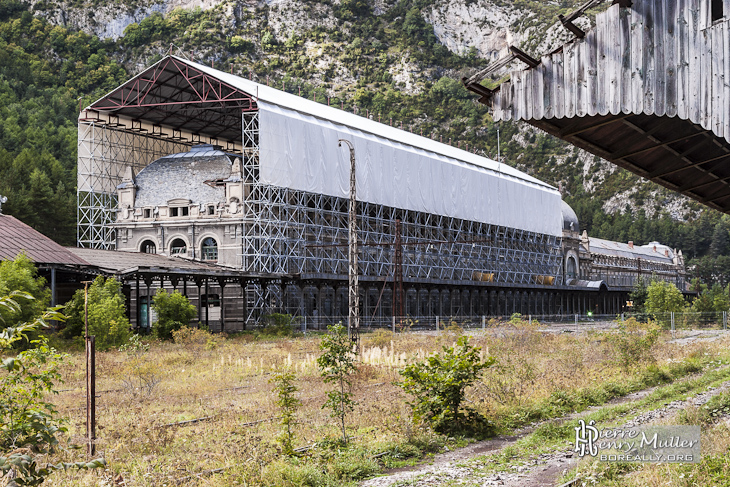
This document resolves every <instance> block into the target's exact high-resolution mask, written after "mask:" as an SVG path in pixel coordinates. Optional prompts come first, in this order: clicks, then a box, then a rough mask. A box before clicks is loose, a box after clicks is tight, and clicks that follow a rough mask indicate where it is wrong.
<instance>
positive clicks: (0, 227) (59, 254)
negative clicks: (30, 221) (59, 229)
mask: <svg viewBox="0 0 730 487" xmlns="http://www.w3.org/2000/svg"><path fill="white" fill-rule="evenodd" d="M21 252H25V254H26V255H27V256H28V257H29V258H30V260H32V261H33V262H35V263H36V264H59V265H88V263H87V262H86V261H85V260H84V259H83V258H81V257H79V256H77V255H76V254H74V253H72V252H69V251H68V250H67V249H66V248H64V247H62V246H61V245H59V244H57V243H56V242H54V241H53V240H51V239H50V238H48V237H46V236H45V235H43V234H42V233H40V232H39V231H37V230H34V229H33V228H31V227H29V226H28V225H26V224H25V223H23V222H21V221H20V220H18V219H16V218H14V217H12V216H10V215H0V260H12V259H14V258H15V257H16V256H17V255H18V254H20V253H21Z"/></svg>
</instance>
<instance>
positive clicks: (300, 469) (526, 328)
mask: <svg viewBox="0 0 730 487" xmlns="http://www.w3.org/2000/svg"><path fill="white" fill-rule="evenodd" d="M460 333H461V332H460V331H459V330H455V329H453V330H448V331H447V332H442V333H441V334H438V335H435V334H433V333H430V334H429V333H424V334H416V333H406V334H384V333H378V334H373V335H372V336H368V335H365V336H364V337H363V343H362V347H361V350H362V353H361V357H360V364H359V367H358V372H357V374H356V375H355V378H354V381H353V393H354V395H355V396H354V398H355V400H356V401H357V403H358V407H357V408H356V409H355V411H354V412H353V413H352V414H351V415H350V416H348V436H349V437H350V438H352V442H351V445H350V446H348V447H345V446H344V445H341V444H338V443H337V441H336V440H335V438H337V437H338V431H337V424H335V422H333V421H332V419H331V418H330V417H329V415H328V414H327V412H326V411H323V410H322V409H321V406H322V404H323V403H324V401H325V400H326V397H325V394H326V392H327V387H325V385H324V384H323V383H322V380H321V378H320V377H319V372H318V370H317V367H316V359H317V357H318V355H319V351H318V347H319V341H320V339H319V338H318V337H299V338H291V337H271V338H266V337H262V336H258V337H252V336H251V335H241V336H235V337H230V338H228V339H224V338H223V337H220V336H215V337H212V336H201V335H200V334H198V333H195V334H192V335H191V336H188V337H187V338H186V337H184V336H181V337H180V339H179V340H178V341H177V342H159V341H154V340H153V341H150V342H149V351H148V352H146V353H145V354H144V355H143V356H142V357H141V358H139V357H136V358H135V360H142V361H144V363H142V364H135V366H140V367H144V370H147V371H154V373H155V377H156V378H158V379H159V382H158V383H157V385H156V387H155V388H154V389H153V390H151V391H150V392H149V393H145V394H134V393H130V392H129V391H128V390H127V389H126V388H125V387H124V384H125V379H128V375H129V370H130V368H129V361H130V360H132V358H131V356H130V354H127V353H122V352H118V351H109V352H103V353H99V354H98V355H97V391H100V394H99V395H100V397H99V398H97V405H98V411H97V421H98V424H99V427H100V430H99V431H98V432H97V437H98V438H99V441H98V451H99V452H100V454H102V455H103V456H104V457H105V459H106V460H107V462H108V464H109V470H108V471H107V472H106V473H105V474H104V475H106V476H107V478H108V479H110V485H113V483H111V480H112V479H114V478H117V479H118V478H120V477H121V478H123V479H124V480H125V481H126V482H127V485H136V486H159V485H164V484H168V485H172V484H173V483H175V482H180V485H235V484H239V485H291V486H299V485H348V483H353V482H355V481H357V480H358V479H361V478H363V477H365V476H370V475H373V474H375V473H377V472H379V471H382V469H384V468H388V467H390V466H396V465H401V464H404V463H407V462H410V461H412V459H413V458H417V457H420V456H421V455H423V454H425V453H428V452H434V451H438V450H439V449H441V448H442V447H443V446H444V445H445V444H449V442H451V444H453V443H454V442H455V441H459V440H458V439H456V440H454V439H448V438H446V437H443V436H439V435H435V434H433V433H432V432H431V431H429V430H428V429H427V428H425V427H423V426H422V425H419V424H414V423H413V421H412V419H411V417H410V411H409V408H408V407H407V406H406V401H407V400H408V397H406V395H405V393H404V392H403V391H401V390H400V389H399V388H398V387H396V386H395V385H393V382H394V381H396V380H397V379H398V373H397V371H398V369H399V368H401V367H403V366H404V365H405V364H406V363H408V362H409V361H411V360H414V359H416V358H423V357H424V356H426V355H428V354H431V353H436V352H437V351H439V350H440V349H441V347H442V346H444V345H449V346H451V345H452V344H453V343H454V342H455V341H456V339H457V338H458V335H459V334H460ZM386 335H387V336H386ZM470 343H472V344H474V345H476V346H481V347H482V349H483V357H482V358H483V359H484V360H486V359H487V358H488V357H490V356H493V357H495V358H496V360H497V366H495V367H493V368H490V369H487V370H486V371H485V373H484V374H483V375H482V377H481V379H480V381H479V383H478V384H477V385H476V386H475V387H472V388H471V389H469V390H468V391H467V400H468V401H469V405H470V407H472V408H474V409H476V410H477V411H479V412H480V413H482V414H485V415H486V416H487V417H488V418H490V420H492V421H493V422H494V423H495V424H496V425H498V426H499V427H500V428H501V429H502V430H504V431H506V430H509V429H510V428H514V427H517V426H520V425H524V424H527V423H529V422H531V421H535V420H539V419H545V418H550V417H556V416H560V415H563V414H566V413H569V412H572V411H574V410H581V409H584V408H586V407H588V406H590V405H594V404H601V403H603V402H606V401H608V400H610V399H611V398H613V397H616V396H619V395H623V394H626V393H628V392H632V391H635V390H639V389H641V388H644V387H647V386H649V385H653V384H658V383H662V382H667V381H671V380H673V379H674V378H676V377H680V376H682V375H686V374H688V373H691V372H692V371H694V370H698V369H699V368H700V367H702V365H703V364H704V363H706V362H707V361H709V360H711V359H712V358H713V357H714V356H716V355H717V354H718V353H719V352H720V351H721V350H722V346H723V342H717V343H713V344H709V345H704V346H700V345H684V346H680V345H675V344H672V343H670V342H668V341H667V337H666V336H662V337H661V338H660V339H659V340H658V341H657V342H656V343H654V344H652V345H651V350H650V355H651V360H646V361H640V362H637V363H635V364H630V366H626V365H625V364H621V363H620V362H621V361H620V360H617V351H616V348H615V343H614V342H613V341H612V340H611V337H610V336H609V335H606V334H598V333H594V334H585V335H576V334H549V333H542V332H540V331H538V328H537V324H536V323H534V322H533V324H532V326H530V325H528V324H527V323H524V322H522V321H521V320H515V321H513V322H510V323H495V324H493V325H492V326H491V327H490V328H488V329H487V330H486V332H484V333H482V332H478V333H476V334H474V335H473V336H472V338H471V339H470ZM83 360H84V357H83V354H82V353H78V352H73V353H72V354H71V358H70V360H69V361H68V362H67V363H66V364H65V365H64V367H63V368H62V374H63V376H64V378H65V380H66V383H65V385H64V386H63V392H60V393H59V394H58V395H56V396H53V397H52V398H51V399H52V400H53V401H54V402H55V404H56V405H57V406H58V408H59V409H60V410H61V412H62V413H64V414H66V415H67V416H68V417H69V418H70V419H71V422H70V436H69V438H68V440H72V441H74V442H76V443H80V442H82V441H81V438H82V436H83V435H84V419H85V411H84V408H83V407H84V404H85V397H84V394H83V390H84V389H83V385H84V362H83ZM280 367H288V368H289V369H290V370H292V371H293V372H294V373H295V380H294V382H293V383H294V385H295V386H296V388H297V389H298V390H299V391H300V392H299V393H298V398H299V399H300V400H301V401H302V405H301V407H300V408H299V409H298V410H297V421H298V424H297V425H296V434H295V437H296V439H297V441H296V442H295V444H293V445H292V446H293V448H294V449H295V450H296V449H300V450H301V449H305V450H303V451H300V452H299V455H298V456H295V457H293V458H284V457H282V455H281V448H280V445H279V444H277V436H278V435H279V433H280V425H279V419H278V415H279V413H278V412H277V407H276V402H275V401H276V396H275V394H274V392H273V390H272V384H270V383H269V379H270V377H271V376H272V374H273V373H274V371H275V370H276V369H277V368H280ZM200 418H203V419H202V420H201V421H199V422H194V423H186V424H183V425H172V423H178V422H182V421H188V420H192V419H200ZM340 436H341V435H340ZM380 454H384V455H380ZM74 455H76V456H74ZM81 456H82V453H65V454H64V457H63V458H59V459H58V460H64V461H75V460H78V459H79V458H81ZM77 457H78V458H77ZM376 457H377V458H376ZM54 460H57V459H56V458H54ZM216 469H222V470H220V471H219V472H217V473H216V472H213V473H211V471H214V470H216ZM199 473H203V475H201V476H199V477H198V476H195V474H199ZM52 482H53V485H56V486H83V485H99V478H98V477H97V476H96V474H88V473H75V472H68V473H58V474H55V475H54V477H53V478H52ZM117 482H119V481H117Z"/></svg>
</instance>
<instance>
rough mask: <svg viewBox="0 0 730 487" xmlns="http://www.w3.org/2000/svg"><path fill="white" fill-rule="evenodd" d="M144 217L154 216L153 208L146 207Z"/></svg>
mask: <svg viewBox="0 0 730 487" xmlns="http://www.w3.org/2000/svg"><path fill="white" fill-rule="evenodd" d="M144 217H145V218H151V217H152V210H151V209H150V208H145V210H144Z"/></svg>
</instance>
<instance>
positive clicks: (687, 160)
mask: <svg viewBox="0 0 730 487" xmlns="http://www.w3.org/2000/svg"><path fill="white" fill-rule="evenodd" d="M598 3H601V1H600V0H595V1H593V2H588V4H586V5H589V4H590V5H589V6H592V5H593V4H598ZM581 13H582V12H581ZM574 18H575V15H572V14H571V15H570V16H567V17H564V18H561V20H562V22H563V24H564V25H565V27H566V28H568V29H569V30H570V31H571V32H573V33H574V34H575V35H576V37H575V38H574V39H573V40H572V41H571V42H569V43H567V44H565V45H563V46H561V47H559V48H558V49H557V50H555V51H553V52H552V53H550V54H548V55H545V56H543V57H542V58H541V59H539V60H536V59H532V58H531V57H530V56H529V55H527V54H526V53H524V52H522V51H520V50H518V49H513V50H512V51H511V54H510V56H509V57H508V58H506V59H503V60H500V61H498V62H497V63H495V64H494V65H493V66H490V67H488V68H487V69H485V70H483V71H482V72H480V73H477V74H476V75H475V76H473V77H472V78H469V79H464V83H465V85H466V87H467V88H468V89H470V90H471V91H473V92H475V93H478V94H480V95H481V98H480V100H479V101H480V102H482V103H485V104H487V105H490V106H491V108H492V110H493V114H494V120H495V121H499V120H522V121H525V122H527V123H529V124H531V125H534V126H535V127H538V128H541V129H543V130H544V131H546V132H548V133H550V134H552V135H554V136H556V137H558V138H561V139H563V140H565V141H567V142H570V143H571V144H573V145H575V146H577V147H580V148H582V149H585V150H587V151H589V152H591V153H593V154H595V155H598V156H600V157H602V158H604V159H606V160H608V161H610V162H612V163H614V164H616V165H618V166H621V167H623V168H625V169H628V170H629V171H631V172H633V173H635V174H637V175H639V176H642V177H644V178H646V179H649V180H651V181H654V182H656V183H658V184H660V185H662V186H665V187H667V188H669V189H671V190H674V191H677V192H679V193H682V194H684V195H687V196H688V197H690V198H692V199H695V200H697V201H699V202H701V203H703V204H705V205H707V206H710V207H712V208H715V209H718V210H721V211H723V212H726V213H730V83H728V80H730V55H729V53H728V50H729V49H730V40H729V39H730V28H729V24H730V22H729V19H730V0H633V1H632V2H629V1H625V0H621V1H618V0H616V1H614V4H613V5H611V6H610V7H609V8H608V10H606V11H605V12H603V13H600V14H598V15H597V16H596V26H595V28H593V29H592V30H590V31H588V32H583V31H581V30H580V29H577V28H576V27H575V26H574V25H572V20H574ZM514 60H520V61H522V62H523V63H524V64H526V65H527V66H528V67H527V68H526V69H523V70H515V71H512V72H511V76H510V80H508V81H507V82H504V83H502V84H501V85H499V86H498V87H497V88H496V89H495V90H490V89H488V88H486V87H484V86H482V85H481V84H480V81H481V80H482V79H484V77H486V75H487V74H489V72H491V71H494V69H493V68H499V67H500V66H505V65H506V64H507V63H509V62H512V61H514Z"/></svg>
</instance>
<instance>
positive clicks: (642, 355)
mask: <svg viewBox="0 0 730 487" xmlns="http://www.w3.org/2000/svg"><path fill="white" fill-rule="evenodd" d="M607 338H608V342H609V343H610V344H611V345H612V346H613V349H614V351H615V352H616V360H617V361H618V363H619V364H620V365H621V366H623V367H630V366H632V365H638V364H641V363H645V362H650V363H653V362H654V361H655V358H654V355H653V353H652V348H653V347H654V344H655V343H656V341H657V340H658V339H659V327H658V326H657V325H656V324H655V323H653V322H651V321H649V322H647V323H645V324H644V323H640V322H639V321H637V320H636V319H635V318H629V319H627V320H626V321H624V322H622V323H621V324H619V327H618V330H617V331H616V332H615V333H610V334H609V335H608V337H607Z"/></svg>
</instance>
